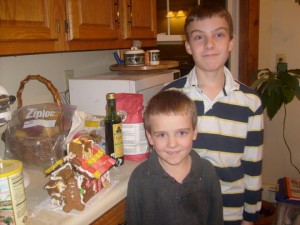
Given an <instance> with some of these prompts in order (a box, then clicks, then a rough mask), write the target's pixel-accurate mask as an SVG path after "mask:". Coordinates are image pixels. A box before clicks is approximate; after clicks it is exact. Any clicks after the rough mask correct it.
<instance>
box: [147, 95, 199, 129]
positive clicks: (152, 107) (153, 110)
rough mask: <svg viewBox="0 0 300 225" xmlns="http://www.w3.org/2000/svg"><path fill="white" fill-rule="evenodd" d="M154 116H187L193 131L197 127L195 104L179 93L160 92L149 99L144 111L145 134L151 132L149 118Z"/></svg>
mask: <svg viewBox="0 0 300 225" xmlns="http://www.w3.org/2000/svg"><path fill="white" fill-rule="evenodd" d="M155 115H187V116H189V117H190V119H191V123H192V127H193V129H195V128H196V126H197V109H196V106H195V103H194V102H193V101H192V100H191V99H190V98H189V97H188V96H187V95H186V94H184V93H183V92H181V91H175V90H167V91H162V92H159V93H158V94H156V95H155V96H153V97H152V98H151V100H150V101H149V102H148V104H147V106H146V109H145V111H144V124H145V129H146V131H147V132H151V123H150V118H151V116H155Z"/></svg>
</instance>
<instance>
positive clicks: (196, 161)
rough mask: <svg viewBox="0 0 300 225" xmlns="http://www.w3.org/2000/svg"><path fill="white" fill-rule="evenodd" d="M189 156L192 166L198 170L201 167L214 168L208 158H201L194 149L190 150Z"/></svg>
mask: <svg viewBox="0 0 300 225" xmlns="http://www.w3.org/2000/svg"><path fill="white" fill-rule="evenodd" d="M191 157H192V163H193V167H194V168H197V170H198V171H200V170H202V169H213V170H214V166H213V165H212V163H211V162H210V161H209V160H207V159H204V158H202V157H201V156H200V155H199V154H198V153H197V152H196V151H195V150H194V149H193V150H192V151H191Z"/></svg>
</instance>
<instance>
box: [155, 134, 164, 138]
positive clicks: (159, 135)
mask: <svg viewBox="0 0 300 225" xmlns="http://www.w3.org/2000/svg"><path fill="white" fill-rule="evenodd" d="M155 136H156V137H158V138H163V137H165V136H166V134H165V133H158V134H156V135H155Z"/></svg>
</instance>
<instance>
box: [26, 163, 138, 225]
mask: <svg viewBox="0 0 300 225" xmlns="http://www.w3.org/2000/svg"><path fill="white" fill-rule="evenodd" d="M138 164H139V162H134V161H128V160H127V161H126V160H125V162H124V164H123V165H122V166H120V167H113V168H112V169H111V170H110V177H111V183H112V184H111V187H109V188H108V189H102V190H101V191H100V192H99V193H97V194H96V195H95V196H93V197H92V198H91V199H90V200H89V201H88V202H87V203H86V206H85V209H84V210H83V211H77V210H74V209H73V210H72V211H71V212H69V213H65V212H64V211H63V210H62V208H61V207H59V208H58V207H54V206H52V205H51V199H50V196H49V195H48V193H47V191H46V190H45V189H44V185H45V184H46V183H47V181H48V180H49V178H48V177H45V175H44V174H43V172H42V170H36V169H32V168H26V167H25V168H24V171H25V172H26V173H27V174H29V179H30V183H29V185H28V186H27V187H26V189H25V193H26V201H27V209H28V215H29V220H28V225H40V224H43V225H47V224H49V225H64V224H66V225H67V224H68V225H70V224H72V225H85V224H90V223H91V222H93V221H94V220H96V219H97V218H98V217H100V216H101V215H103V214H104V213H105V212H106V211H108V210H109V209H110V208H112V207H113V206H114V205H116V204H117V203H118V202H120V201H121V200H122V199H124V198H125V197H126V195H127V184H128V180H129V177H130V175H131V173H132V171H133V170H134V169H135V167H136V166H137V165H138Z"/></svg>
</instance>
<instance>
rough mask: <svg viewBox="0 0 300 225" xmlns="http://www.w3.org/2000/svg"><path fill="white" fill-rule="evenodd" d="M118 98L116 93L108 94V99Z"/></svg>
mask: <svg viewBox="0 0 300 225" xmlns="http://www.w3.org/2000/svg"><path fill="white" fill-rule="evenodd" d="M115 98H116V94H115V93H108V94H106V99H115Z"/></svg>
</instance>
